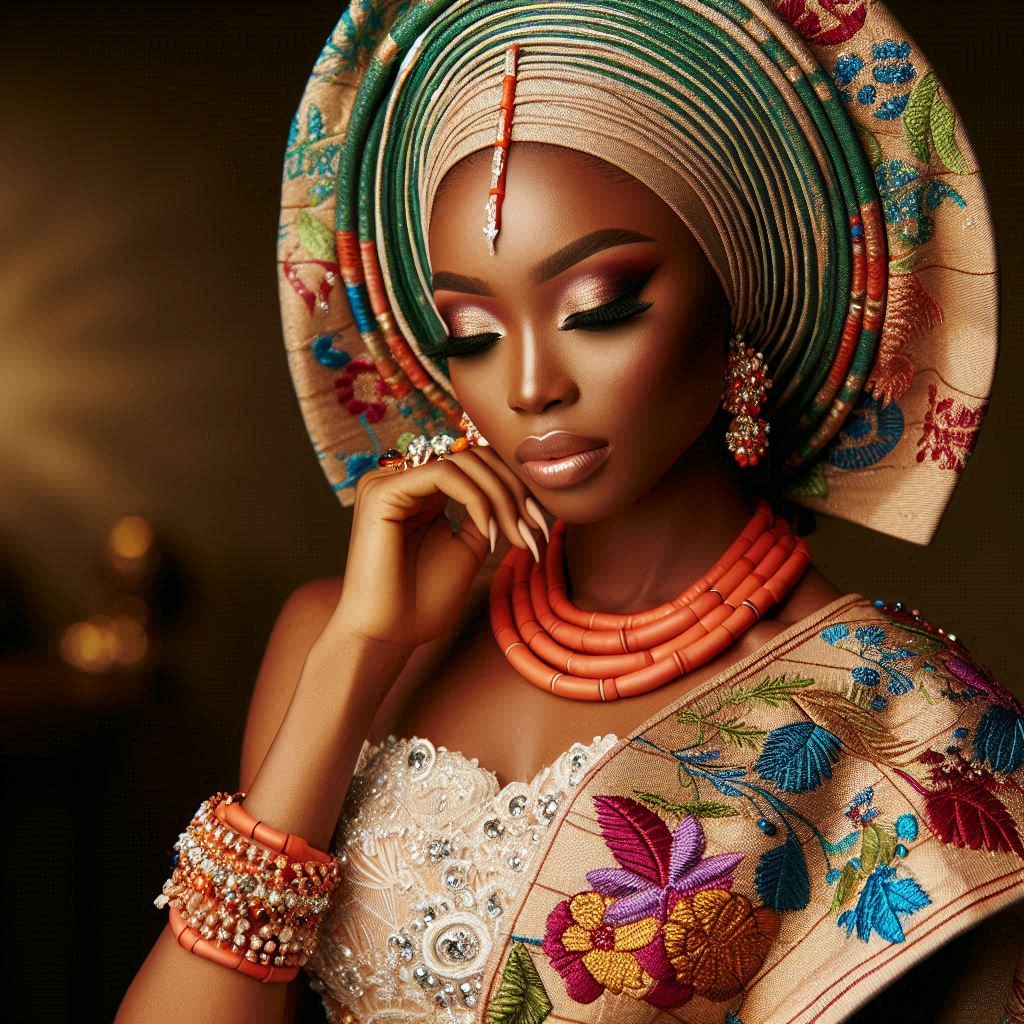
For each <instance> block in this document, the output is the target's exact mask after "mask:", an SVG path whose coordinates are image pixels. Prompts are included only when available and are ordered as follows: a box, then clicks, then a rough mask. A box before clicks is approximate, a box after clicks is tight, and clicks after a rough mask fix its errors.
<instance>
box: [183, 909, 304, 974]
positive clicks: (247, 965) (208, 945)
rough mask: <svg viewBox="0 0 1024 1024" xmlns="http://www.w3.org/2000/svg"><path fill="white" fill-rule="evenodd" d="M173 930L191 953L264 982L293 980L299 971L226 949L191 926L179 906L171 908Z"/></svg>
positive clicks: (296, 968)
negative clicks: (246, 956) (259, 962)
mask: <svg viewBox="0 0 1024 1024" xmlns="http://www.w3.org/2000/svg"><path fill="white" fill-rule="evenodd" d="M170 922H171V930H172V931H173V932H174V937H175V938H176V939H177V940H178V945H179V946H181V947H182V948H183V949H187V950H188V951H189V952H190V953H197V954H198V955H199V956H201V957H204V958H205V959H206V960H212V961H213V962H214V963H215V964H220V965H221V966H222V967H231V968H233V969H234V970H236V971H240V972H241V973H242V974H247V975H249V977H250V978H255V979H256V980H257V981H262V982H269V981H273V982H285V981H291V980H292V979H293V978H295V977H296V976H297V975H298V973H299V968H298V967H273V966H271V965H269V964H254V963H253V962H252V961H251V960H246V958H245V957H244V956H243V955H242V954H241V953H236V952H234V951H232V950H230V949H224V947H223V946H218V945H217V944H216V943H215V942H211V941H210V940H209V939H204V938H203V937H202V936H201V935H200V934H199V932H197V931H196V930H195V928H190V927H189V926H188V924H187V923H186V921H185V918H184V917H182V915H181V912H180V911H179V910H178V909H177V907H171V908H170Z"/></svg>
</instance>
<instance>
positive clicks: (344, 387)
mask: <svg viewBox="0 0 1024 1024" xmlns="http://www.w3.org/2000/svg"><path fill="white" fill-rule="evenodd" d="M334 389H335V392H336V395H337V399H338V404H339V405H342V406H344V407H345V408H346V409H347V410H348V411H349V412H350V413H351V414H352V415H353V416H364V415H365V417H366V419H367V420H368V421H369V422H370V423H378V422H379V421H380V420H382V419H383V418H384V414H385V413H386V412H387V408H388V407H387V399H388V397H389V392H388V386H387V384H385V382H384V380H383V379H382V378H381V375H380V373H379V372H378V371H377V367H376V366H375V365H374V362H373V360H372V359H369V358H368V357H366V356H359V357H358V358H357V359H353V360H351V361H350V362H349V363H347V364H346V366H345V372H344V373H343V374H342V375H341V376H340V377H338V379H337V380H336V381H335V382H334Z"/></svg>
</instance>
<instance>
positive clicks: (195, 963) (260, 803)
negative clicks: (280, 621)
mask: <svg viewBox="0 0 1024 1024" xmlns="http://www.w3.org/2000/svg"><path fill="white" fill-rule="evenodd" d="M409 654H410V652H409V651H408V650H404V649H400V648H397V647H390V646H387V645H378V644H374V645H369V644H365V643H355V642H353V641H352V640H351V639H349V638H348V637H346V636H345V635H344V633H343V632H341V631H339V630H332V629H330V628H328V629H325V630H324V633H323V634H322V635H321V638H320V639H319V640H318V641H317V643H316V644H315V645H314V647H313V648H312V649H311V650H310V653H309V655H308V657H307V658H306V662H305V665H304V666H303V670H302V673H301V676H300V678H299V681H298V684H297V685H296V688H295V692H294V694H293V697H292V701H291V703H290V705H289V707H288V710H287V712H286V714H285V717H284V719H283V721H282V723H281V726H280V728H279V729H278V732H277V735H276V736H275V738H274V741H273V743H272V744H271V746H270V749H269V750H268V752H267V755H266V757H265V758H264V760H263V764H262V765H261V766H260V769H259V771H258V772H257V774H256V777H255V779H254V780H253V783H252V785H251V786H250V787H249V790H248V792H247V796H246V798H245V801H244V804H245V809H246V810H247V811H248V812H249V813H250V814H252V815H253V816H254V817H255V818H256V819H257V820H262V821H266V822H267V823H268V824H269V825H271V826H273V827H274V828H276V829H279V830H280V831H283V832H290V833H294V834H296V835H299V836H302V837H303V838H304V839H306V840H307V841H308V842H309V843H310V844H311V845H313V846H315V847H318V848H320V849H324V850H326V849H329V846H330V842H331V837H332V834H333V830H334V826H335V824H336V822H337V819H338V815H339V813H340V810H341V805H342V802H343V800H344V797H345V793H346V792H347V790H348V786H349V783H350V782H351V778H352V772H353V769H354V767H355V763H356V759H357V757H358V755H359V750H360V747H361V745H362V741H363V738H364V737H365V735H366V733H367V731H368V729H369V727H370V725H371V723H372V721H373V718H374V715H375V714H376V711H377V708H378V707H379V705H380V703H381V700H382V699H383V696H384V694H386V693H387V692H388V690H389V689H390V687H391V686H392V684H393V683H394V681H395V679H396V678H397V677H398V675H399V673H400V672H401V670H402V668H403V666H404V664H405V662H406V661H407V660H408V657H409ZM224 788H225V789H229V788H230V787H229V786H225V787H224ZM294 984H295V983H289V984H288V985H283V984H280V983H276V984H275V983H268V984H263V983H261V982H259V981H257V980H255V979H253V978H250V977H247V976H245V975H243V974H241V973H239V972H238V971H234V970H231V969H229V968H226V967H222V966H220V965H218V964H214V963H211V962H210V961H208V960H206V959H204V958H202V957H200V956H198V955H196V954H193V953H190V952H188V951H187V950H185V949H183V948H182V947H181V946H179V945H178V943H177V941H176V940H175V938H174V934H173V932H172V931H171V929H170V926H168V927H167V928H165V929H164V931H163V932H162V933H161V935H160V938H159V939H158V940H157V942H156V944H155V945H154V947H153V949H152V950H151V952H150V954H149V956H148V957H147V959H146V961H145V963H144V964H143V965H142V968H141V969H140V970H139V973H138V974H137V975H136V977H135V979H134V981H133V982H132V985H131V987H130V988H129V990H128V992H127V994H126V995H125V998H124V1001H123V1002H122V1004H121V1007H120V1010H119V1012H118V1017H117V1022H118V1024H136V1022H138V1024H162V1022H168V1024H169V1022H172V1021H173V1022H175V1024H183V1022H186V1024H187V1022H205V1021H209V1020H216V1021H218V1022H219V1024H234V1022H237V1024H243V1022H244V1024H251V1022H264V1024H281V1022H282V1021H284V1020H285V1013H286V1003H287V999H288V991H287V989H288V988H293V987H294Z"/></svg>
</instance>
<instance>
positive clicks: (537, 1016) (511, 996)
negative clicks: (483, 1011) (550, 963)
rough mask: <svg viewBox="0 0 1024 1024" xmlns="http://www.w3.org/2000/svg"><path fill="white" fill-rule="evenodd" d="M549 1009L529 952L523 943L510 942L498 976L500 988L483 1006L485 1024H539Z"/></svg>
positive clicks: (542, 986) (544, 991) (546, 996)
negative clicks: (484, 1009) (506, 956)
mask: <svg viewBox="0 0 1024 1024" xmlns="http://www.w3.org/2000/svg"><path fill="white" fill-rule="evenodd" d="M551 1009H552V1007H551V1000H550V999H549V998H548V994H547V991H546V990H545V988H544V983H543V982H542V981H541V980H540V975H539V974H538V973H537V968H536V966H535V964H534V962H533V958H532V957H531V956H530V951H529V950H528V949H527V948H526V946H524V945H523V943H521V942H514V943H513V944H512V948H511V950H509V954H508V959H507V960H506V961H505V969H504V970H503V971H502V974H501V987H500V988H499V989H498V992H497V995H495V997H494V998H493V999H492V1000H491V1002H490V1004H489V1005H488V1007H487V1018H486V1020H487V1024H540V1022H541V1021H543V1020H545V1019H546V1018H547V1015H548V1014H549V1013H550V1012H551Z"/></svg>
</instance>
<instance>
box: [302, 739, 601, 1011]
mask: <svg viewBox="0 0 1024 1024" xmlns="http://www.w3.org/2000/svg"><path fill="white" fill-rule="evenodd" d="M616 742H617V737H615V736H614V735H608V736H605V737H599V736H598V737H595V738H594V741H593V742H592V743H590V744H586V745H584V744H580V743H574V744H573V745H572V746H571V747H570V748H569V749H568V750H567V751H566V752H565V753H564V754H562V755H561V756H560V757H559V758H557V759H556V760H555V762H554V763H553V764H551V765H549V766H547V767H545V768H543V769H542V770H541V771H540V772H538V773H537V775H536V776H534V778H533V779H532V780H531V781H530V782H521V781H515V782H510V783H509V784H508V785H506V786H504V787H503V786H501V785H500V784H499V782H498V779H497V777H496V776H495V775H494V773H493V772H490V771H488V770H487V769H485V768H482V767H480V765H479V764H478V762H477V760H476V759H475V758H474V759H469V758H466V757H464V756H463V755H462V754H459V753H457V752H455V751H449V750H446V749H445V748H444V747H436V746H434V744H432V743H431V742H430V741H429V740H425V739H419V738H412V739H401V740H400V739H395V738H394V737H388V739H387V740H386V741H385V742H384V743H382V744H379V745H377V746H371V745H370V744H364V747H363V750H362V752H361V754H360V759H359V762H358V765H357V771H356V774H355V775H354V777H353V781H352V786H351V788H350V790H349V795H348V798H347V799H346V801H345V806H344V808H343V811H342V815H341V817H340V819H339V822H338V826H337V829H336V831H335V837H334V844H333V847H334V850H335V851H336V852H337V853H338V854H339V855H341V854H344V859H345V867H344V874H343V876H342V880H341V884H340V885H339V887H338V889H337V890H336V892H335V895H334V898H333V899H332V902H331V907H330V909H329V910H328V912H327V914H326V916H325V918H324V924H323V927H322V930H321V933H320V942H319V945H318V947H317V950H316V952H315V954H314V955H313V957H312V958H311V959H310V961H309V963H308V964H307V965H306V967H305V970H306V972H307V974H308V975H309V978H310V984H311V985H312V987H313V988H314V989H315V990H316V991H317V992H318V993H320V996H321V998H322V999H323V1003H324V1008H325V1010H326V1012H327V1019H328V1020H329V1021H330V1022H331V1024H341V1022H342V1021H343V1020H344V1019H345V1014H346V1013H353V1014H355V1016H356V1017H357V1019H358V1020H359V1021H361V1022H362V1024H374V1022H376V1024H384V1022H385V1021H387V1022H388V1024H395V1022H399V1021H401V1022H405V1021H408V1022H410V1024H411V1022H414V1021H424V1020H437V1021H446V1022H448V1024H470V1022H471V1021H475V1020H477V1018H478V1013H479V1001H480V998H481V994H480V988H481V981H482V974H483V971H484V968H485V967H486V965H487V963H488V960H489V958H490V957H491V956H492V953H493V950H494V947H495V944H496V942H498V941H501V940H502V939H503V935H501V929H502V926H503V920H502V918H503V915H504V914H505V910H506V908H508V907H511V906H512V905H513V903H514V902H515V901H516V899H517V898H518V896H519V894H520V889H521V887H522V886H523V884H524V883H525V881H526V879H527V878H528V877H529V875H530V869H531V867H532V865H533V861H534V858H535V856H536V852H537V850H538V849H539V847H540V845H541V839H542V838H543V836H544V834H545V833H546V832H547V830H548V827H549V826H550V824H551V823H552V822H553V821H554V820H556V819H557V817H558V812H559V809H560V807H561V806H562V804H563V803H564V798H565V796H566V795H567V794H568V793H570V792H571V791H572V790H573V789H574V788H575V787H576V786H577V785H579V783H580V781H581V780H582V779H583V777H584V776H585V775H586V773H587V771H588V770H589V768H590V767H591V766H592V765H593V764H594V763H595V762H596V761H597V759H598V758H600V757H601V755H603V754H604V753H605V752H606V751H607V750H609V749H610V748H611V747H613V746H614V745H615V743H616Z"/></svg>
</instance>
